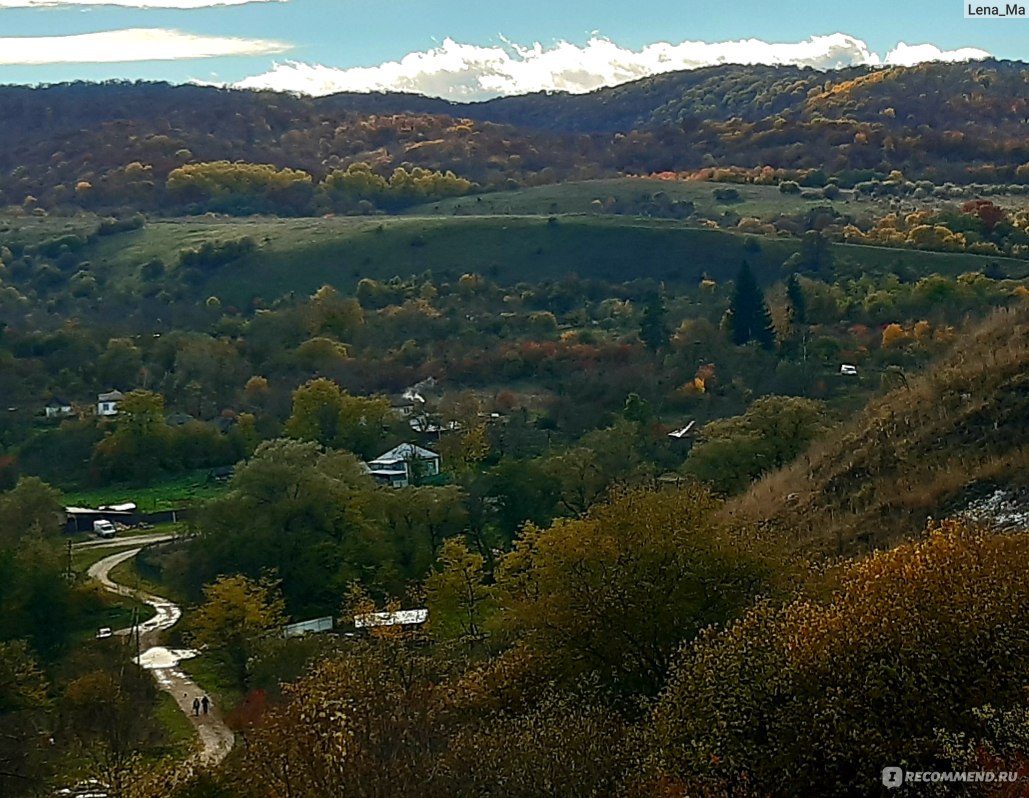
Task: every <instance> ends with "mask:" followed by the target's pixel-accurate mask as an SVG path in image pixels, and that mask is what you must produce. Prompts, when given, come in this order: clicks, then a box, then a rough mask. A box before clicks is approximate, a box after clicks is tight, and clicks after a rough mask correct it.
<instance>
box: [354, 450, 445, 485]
mask: <svg viewBox="0 0 1029 798" xmlns="http://www.w3.org/2000/svg"><path fill="white" fill-rule="evenodd" d="M440 465H441V460H440V456H439V455H438V454H436V452H433V451H431V450H429V449H423V448H422V447H421V446H415V445H414V444H413V443H402V444H400V445H399V446H396V447H394V448H393V449H390V450H389V451H388V452H386V453H385V454H381V455H379V456H378V457H376V458H375V459H374V460H371V461H369V462H368V463H365V468H366V469H367V470H368V473H370V474H371V475H372V477H373V478H374V479H375V481H376V482H378V483H379V484H380V485H389V486H390V487H391V488H406V487H407V486H408V485H410V484H411V483H412V482H413V481H416V480H417V479H419V478H422V477H435V476H438V475H439V473H440Z"/></svg>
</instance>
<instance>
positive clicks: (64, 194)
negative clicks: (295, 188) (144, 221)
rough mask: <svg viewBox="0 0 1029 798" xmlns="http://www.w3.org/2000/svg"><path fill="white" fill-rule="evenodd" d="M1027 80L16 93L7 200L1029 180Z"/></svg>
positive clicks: (748, 71)
mask: <svg viewBox="0 0 1029 798" xmlns="http://www.w3.org/2000/svg"><path fill="white" fill-rule="evenodd" d="M1024 81H1025V67H1024V65H1022V64H1020V63H1011V62H997V61H983V62H974V63H959V64H941V63H933V64H922V65H919V66H915V67H890V68H885V69H881V68H852V69H847V70H842V71H838V72H829V73H823V72H819V71H815V70H810V69H799V68H796V67H762V66H720V67H711V68H707V69H700V70H695V71H689V72H680V73H673V74H669V75H661V76H656V77H653V78H647V79H645V80H642V81H637V82H634V83H629V84H625V85H623V86H618V87H614V88H610V89H601V90H599V91H597V92H593V93H591V94H587V95H575V96H573V95H553V96H546V95H542V94H538V95H528V96H525V97H512V98H504V99H500V100H494V101H491V102H488V103H481V104H474V105H451V104H447V103H442V102H434V101H430V100H426V98H420V97H415V96H405V95H398V96H388V95H387V96H386V97H367V98H362V97H358V96H355V95H345V96H342V97H336V98H333V97H327V98H321V99H313V98H301V97H295V96H288V95H279V94H274V93H271V92H239V91H226V90H221V89H214V88H205V87H196V86H191V87H185V86H179V87H171V86H167V85H163V84H103V85H86V84H69V85H62V86H52V87H46V88H41V89H36V90H31V89H26V88H21V87H7V88H4V89H3V90H0V113H2V115H3V117H4V118H5V119H9V120H10V121H11V124H10V125H8V126H7V128H6V130H5V131H4V133H3V134H2V135H0V143H2V144H3V145H4V147H3V148H0V197H2V201H3V202H4V203H5V204H8V205H16V206H25V207H28V208H30V209H31V208H37V207H38V208H42V209H47V210H57V209H60V208H73V207H93V208H95V207H101V208H105V209H110V208H120V207H126V206H133V205H135V206H137V207H142V206H143V205H141V203H144V204H145V207H149V208H164V207H165V206H164V205H163V204H161V203H155V197H157V196H159V194H160V191H159V190H160V189H161V188H162V187H163V186H164V184H165V181H166V180H167V179H168V177H169V175H170V173H171V172H172V171H173V170H175V169H177V168H180V167H183V166H185V165H195V164H203V163H216V162H219V161H228V162H233V163H234V162H246V163H253V164H270V165H272V166H274V167H275V168H276V169H279V170H282V169H291V170H300V171H302V172H306V173H307V174H309V175H311V176H312V178H313V179H314V180H315V181H321V180H323V179H324V178H325V177H326V176H327V175H328V174H330V173H331V172H332V171H333V170H337V169H342V170H345V169H347V168H348V167H349V166H350V165H351V164H355V163H367V164H370V165H372V167H373V168H374V170H375V171H376V173H378V174H381V175H382V176H384V177H385V176H387V175H389V174H391V173H392V172H393V170H394V169H396V168H398V167H403V168H404V169H405V170H407V171H408V172H410V171H411V170H412V169H413V168H414V167H420V168H422V169H428V170H429V171H440V172H443V173H445V172H446V171H448V170H450V171H453V172H454V173H455V174H458V175H460V176H461V177H462V178H464V179H466V180H470V181H473V182H475V183H477V184H479V185H482V186H486V187H491V188H503V187H505V186H517V185H538V184H542V183H552V182H555V181H558V180H563V179H569V178H580V179H581V178H588V177H596V176H600V175H614V174H618V173H629V174H652V173H658V172H666V171H673V172H696V171H698V170H702V169H706V168H712V167H721V168H726V167H740V168H743V169H753V168H754V167H755V166H758V167H759V168H762V167H765V166H767V167H768V168H771V169H787V170H815V169H820V170H824V171H825V172H826V173H828V174H830V175H845V174H847V173H854V172H861V171H866V172H867V171H869V170H871V171H872V172H880V173H882V174H884V175H886V174H889V173H890V172H891V171H893V170H900V171H902V172H903V173H904V174H906V175H909V176H910V177H911V179H913V180H930V181H932V182H934V183H936V184H944V183H946V182H954V183H957V184H967V183H983V184H991V185H997V184H1002V185H1008V184H1019V185H1021V184H1024V183H1025V180H1026V177H1025V172H1026V165H1027V164H1029V145H1026V143H1025V141H1024V137H1023V136H1022V135H1021V130H1022V127H1023V126H1024V123H1025V119H1026V118H1027V116H1029V110H1027V106H1026V100H1025V98H1024V96H1023V95H1024V91H1023V90H1022V89H1023V87H1024ZM973 122H974V127H970V124H971V123H973ZM305 212H310V211H305Z"/></svg>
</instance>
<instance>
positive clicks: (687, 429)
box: [668, 419, 697, 438]
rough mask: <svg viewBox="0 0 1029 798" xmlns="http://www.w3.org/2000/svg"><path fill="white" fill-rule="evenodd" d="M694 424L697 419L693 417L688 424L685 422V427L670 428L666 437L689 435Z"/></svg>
mask: <svg viewBox="0 0 1029 798" xmlns="http://www.w3.org/2000/svg"><path fill="white" fill-rule="evenodd" d="M696 424H697V420H696V419H694V420H693V421H691V422H690V423H689V424H687V425H686V426H685V427H682V428H680V429H676V430H672V431H671V432H669V433H668V437H669V438H685V437H686V436H687V435H689V434H690V433H691V432H692V431H693V427H694V426H696Z"/></svg>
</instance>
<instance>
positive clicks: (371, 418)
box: [285, 377, 390, 457]
mask: <svg viewBox="0 0 1029 798" xmlns="http://www.w3.org/2000/svg"><path fill="white" fill-rule="evenodd" d="M389 414H390V407H389V400H388V399H386V398H385V397H364V396H351V395H350V394H348V393H347V392H346V391H344V390H342V389H341V388H340V387H339V386H338V385H337V384H336V383H334V382H333V381H332V380H329V379H326V378H324V377H320V378H318V379H314V380H310V381H309V382H306V383H304V384H303V385H301V386H300V387H299V388H297V389H296V390H295V391H294V392H293V412H292V414H291V415H290V417H289V420H288V421H287V422H286V429H285V431H286V434H287V435H289V436H290V437H293V438H299V439H300V440H306V441H315V442H317V443H320V444H321V445H322V446H330V447H335V448H341V449H349V450H350V451H352V452H355V453H357V454H359V455H362V456H364V457H374V456H375V455H376V454H380V452H377V451H376V448H377V447H378V446H379V444H380V443H381V441H382V438H383V429H384V427H385V426H386V424H387V422H388V420H389Z"/></svg>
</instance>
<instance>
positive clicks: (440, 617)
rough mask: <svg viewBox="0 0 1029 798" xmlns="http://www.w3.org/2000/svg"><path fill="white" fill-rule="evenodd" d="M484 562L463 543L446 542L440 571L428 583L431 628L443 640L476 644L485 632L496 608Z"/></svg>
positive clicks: (440, 558)
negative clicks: (487, 582)
mask: <svg viewBox="0 0 1029 798" xmlns="http://www.w3.org/2000/svg"><path fill="white" fill-rule="evenodd" d="M484 564H485V560H484V558H483V556H482V555H481V554H477V553H475V552H473V551H470V550H469V549H468V546H467V545H465V544H464V543H463V542H462V541H461V540H459V539H457V538H451V539H450V540H447V541H446V542H445V543H444V544H443V547H442V549H441V550H440V553H439V560H438V570H437V571H436V572H435V573H433V574H432V575H431V576H430V577H429V578H428V579H427V580H426V583H425V591H426V595H427V598H428V607H429V629H430V631H431V632H432V633H433V635H435V636H436V637H438V638H441V639H459V640H464V641H467V642H468V643H469V644H474V643H475V642H476V641H478V640H479V639H480V638H481V637H482V635H483V632H484V622H485V620H486V617H487V614H488V613H489V612H490V610H491V609H492V608H493V606H494V602H493V597H492V591H491V589H490V587H489V586H488V585H487V584H486V572H485V569H484Z"/></svg>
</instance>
